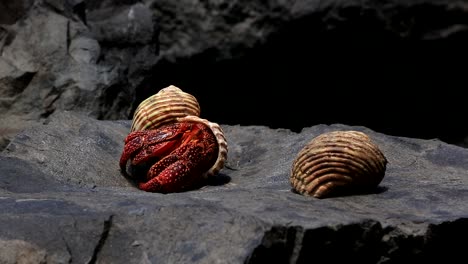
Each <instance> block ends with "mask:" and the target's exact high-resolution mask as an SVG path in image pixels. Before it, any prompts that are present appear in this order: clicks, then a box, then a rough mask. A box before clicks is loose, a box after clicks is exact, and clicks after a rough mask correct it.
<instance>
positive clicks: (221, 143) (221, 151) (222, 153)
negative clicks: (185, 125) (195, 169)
mask: <svg viewBox="0 0 468 264" xmlns="http://www.w3.org/2000/svg"><path fill="white" fill-rule="evenodd" d="M177 121H178V122H199V123H203V124H205V125H207V126H208V127H209V128H210V129H211V131H212V132H213V134H214V135H215V137H216V140H217V141H218V158H217V159H216V162H215V164H214V165H213V166H211V168H210V169H209V170H208V171H207V172H205V174H204V176H205V177H206V176H213V175H216V174H218V172H219V171H220V170H221V169H222V168H223V167H224V163H225V162H226V159H227V153H228V147H227V141H226V137H224V133H223V130H222V129H221V127H220V126H219V125H218V124H216V123H212V122H210V121H208V120H206V119H202V118H199V117H198V116H185V117H180V118H177Z"/></svg>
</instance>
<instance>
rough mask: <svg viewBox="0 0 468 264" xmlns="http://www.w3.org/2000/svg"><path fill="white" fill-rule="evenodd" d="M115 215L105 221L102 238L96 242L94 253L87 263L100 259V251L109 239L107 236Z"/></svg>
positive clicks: (93, 263) (93, 262)
mask: <svg viewBox="0 0 468 264" xmlns="http://www.w3.org/2000/svg"><path fill="white" fill-rule="evenodd" d="M113 217H114V215H110V216H109V218H108V219H107V220H105V221H104V225H103V228H102V233H101V238H99V241H98V243H97V244H96V247H95V248H94V251H93V255H92V256H91V259H90V260H89V261H88V262H87V264H95V263H97V261H98V257H99V253H100V252H101V249H102V248H103V247H104V244H105V243H106V241H107V238H108V236H109V232H110V229H111V227H112V219H113Z"/></svg>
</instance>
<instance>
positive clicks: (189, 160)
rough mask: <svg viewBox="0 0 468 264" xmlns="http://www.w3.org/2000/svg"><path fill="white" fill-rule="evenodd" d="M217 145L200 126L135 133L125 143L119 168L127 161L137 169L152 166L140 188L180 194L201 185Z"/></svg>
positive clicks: (180, 125)
mask: <svg viewBox="0 0 468 264" xmlns="http://www.w3.org/2000/svg"><path fill="white" fill-rule="evenodd" d="M217 156H218V143H217V142H216V137H215V136H214V135H213V133H212V132H211V130H210V128H209V127H207V126H206V125H204V124H202V123H191V122H180V123H172V124H168V125H164V126H162V127H160V128H158V129H154V130H144V131H135V132H132V133H130V134H129V135H128V136H127V138H126V139H125V148H124V151H123V153H122V156H121V158H120V168H121V170H122V171H126V165H127V161H128V160H129V159H131V160H132V162H131V164H132V165H135V166H138V165H141V164H147V163H150V164H153V165H152V166H151V167H150V168H149V170H148V172H147V174H146V176H145V178H146V179H144V182H141V183H139V188H140V189H142V190H144V191H149V192H162V193H168V192H179V191H183V190H186V189H190V188H191V187H192V186H197V185H199V184H200V183H201V181H202V180H203V179H204V177H200V176H201V175H202V174H203V173H205V172H207V171H208V170H209V169H210V168H211V166H213V165H214V163H215V162H216V159H217Z"/></svg>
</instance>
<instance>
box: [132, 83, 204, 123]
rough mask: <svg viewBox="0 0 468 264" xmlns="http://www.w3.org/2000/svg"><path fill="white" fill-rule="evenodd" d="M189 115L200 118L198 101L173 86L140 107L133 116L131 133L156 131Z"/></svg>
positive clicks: (150, 98)
mask: <svg viewBox="0 0 468 264" xmlns="http://www.w3.org/2000/svg"><path fill="white" fill-rule="evenodd" d="M187 115H193V116H200V106H199V104H198V101H197V99H196V98H195V97H194V96H193V95H191V94H189V93H186V92H183V91H182V90H181V89H179V88H177V87H176V86H174V85H171V86H168V87H166V88H163V89H161V90H160V91H159V92H158V93H156V94H154V95H152V96H150V97H148V98H147V99H146V100H144V101H142V102H141V103H140V104H139V105H138V107H137V109H136V110H135V114H134V115H133V122H132V127H131V131H139V130H147V129H154V128H157V127H159V126H161V125H163V124H166V123H169V122H173V121H174V120H175V119H176V118H178V117H184V116H187Z"/></svg>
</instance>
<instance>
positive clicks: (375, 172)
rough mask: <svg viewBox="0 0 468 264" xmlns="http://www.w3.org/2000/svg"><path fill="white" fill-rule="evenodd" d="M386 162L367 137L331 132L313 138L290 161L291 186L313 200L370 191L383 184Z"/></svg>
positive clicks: (355, 132)
mask: <svg viewBox="0 0 468 264" xmlns="http://www.w3.org/2000/svg"><path fill="white" fill-rule="evenodd" d="M386 165H387V159H386V158H385V156H384V154H383V153H382V152H381V151H380V149H379V148H378V146H377V145H376V144H375V143H374V142H372V141H371V139H370V138H369V136H368V135H366V134H365V133H363V132H359V131H333V132H327V133H323V134H321V135H319V136H317V137H315V138H314V139H312V140H311V141H310V142H309V143H308V144H307V145H306V146H305V147H304V148H303V149H302V150H301V151H299V153H298V155H297V157H296V159H295V160H294V161H293V165H292V169H291V175H290V183H291V185H292V187H293V189H294V190H295V191H297V192H298V193H300V194H303V195H310V196H314V197H316V198H326V197H331V196H338V195H340V194H355V193H362V192H367V191H371V190H373V189H374V188H376V187H377V186H378V185H379V184H380V182H381V181H382V179H383V177H384V175H385V170H386Z"/></svg>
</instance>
